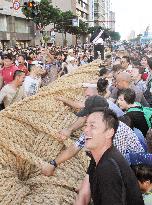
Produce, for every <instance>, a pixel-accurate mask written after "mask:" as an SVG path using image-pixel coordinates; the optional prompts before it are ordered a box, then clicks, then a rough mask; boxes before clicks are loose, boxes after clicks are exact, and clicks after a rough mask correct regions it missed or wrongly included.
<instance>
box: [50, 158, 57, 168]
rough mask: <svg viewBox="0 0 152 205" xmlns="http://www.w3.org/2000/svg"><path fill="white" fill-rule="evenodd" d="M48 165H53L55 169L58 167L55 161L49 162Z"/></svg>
mask: <svg viewBox="0 0 152 205" xmlns="http://www.w3.org/2000/svg"><path fill="white" fill-rule="evenodd" d="M49 163H50V164H51V165H53V166H54V167H55V168H56V167H57V166H58V165H57V163H56V161H55V159H53V160H51V161H49Z"/></svg>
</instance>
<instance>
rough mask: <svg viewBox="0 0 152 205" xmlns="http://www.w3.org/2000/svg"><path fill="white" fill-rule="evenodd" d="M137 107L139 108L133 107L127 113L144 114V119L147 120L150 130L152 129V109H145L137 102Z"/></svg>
mask: <svg viewBox="0 0 152 205" xmlns="http://www.w3.org/2000/svg"><path fill="white" fill-rule="evenodd" d="M136 105H138V107H131V108H129V109H128V111H127V112H132V111H140V112H143V113H144V117H145V119H146V122H147V125H148V127H149V128H152V108H150V107H143V106H142V105H141V104H140V103H138V102H136Z"/></svg>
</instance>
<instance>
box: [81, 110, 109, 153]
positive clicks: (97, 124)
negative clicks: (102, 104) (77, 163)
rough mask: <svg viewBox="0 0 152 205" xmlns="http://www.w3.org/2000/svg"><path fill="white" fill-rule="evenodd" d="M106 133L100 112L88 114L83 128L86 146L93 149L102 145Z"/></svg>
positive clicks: (106, 135)
mask: <svg viewBox="0 0 152 205" xmlns="http://www.w3.org/2000/svg"><path fill="white" fill-rule="evenodd" d="M108 133H109V131H108V129H107V127H106V123H105V121H104V120H103V115H102V113H99V112H96V113H92V114H90V115H89V117H88V119H87V122H86V126H85V128H84V134H85V146H86V148H87V149H88V150H90V151H93V150H97V149H99V148H102V147H104V145H105V143H106V139H107V137H108ZM111 138H112V136H111Z"/></svg>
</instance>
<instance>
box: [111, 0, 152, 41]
mask: <svg viewBox="0 0 152 205" xmlns="http://www.w3.org/2000/svg"><path fill="white" fill-rule="evenodd" d="M111 2H112V8H113V10H114V11H115V12H116V31H119V32H120V33H121V36H122V39H124V38H126V37H127V36H128V35H129V34H130V32H131V30H135V32H136V35H137V34H139V33H140V32H142V31H144V30H145V28H146V27H147V26H148V25H149V24H151V26H152V0H144V1H142V0H111Z"/></svg>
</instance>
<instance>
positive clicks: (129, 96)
mask: <svg viewBox="0 0 152 205" xmlns="http://www.w3.org/2000/svg"><path fill="white" fill-rule="evenodd" d="M120 95H123V96H124V100H125V101H126V102H127V103H128V104H133V103H134V102H135V99H136V93H135V91H134V90H133V89H130V88H126V89H122V90H120V91H119V92H118V96H120Z"/></svg>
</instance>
